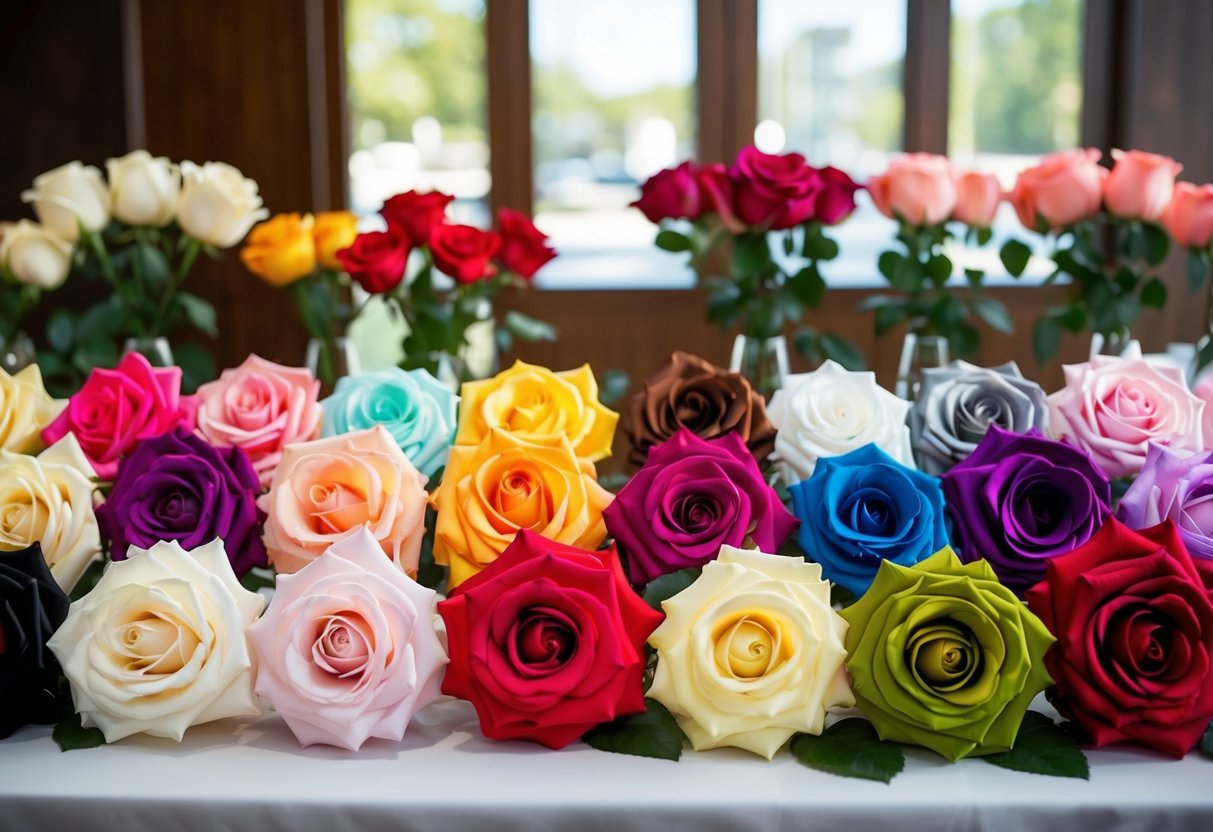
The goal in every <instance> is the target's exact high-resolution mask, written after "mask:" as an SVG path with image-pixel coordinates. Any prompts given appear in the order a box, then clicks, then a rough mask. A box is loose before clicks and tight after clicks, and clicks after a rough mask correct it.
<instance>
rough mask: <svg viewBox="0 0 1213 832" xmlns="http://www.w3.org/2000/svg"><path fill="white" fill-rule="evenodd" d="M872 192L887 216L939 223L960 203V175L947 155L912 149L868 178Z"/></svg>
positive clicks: (920, 223)
mask: <svg viewBox="0 0 1213 832" xmlns="http://www.w3.org/2000/svg"><path fill="white" fill-rule="evenodd" d="M868 193H870V194H871V195H872V201H873V202H874V203H876V207H877V208H878V209H880V212H881V213H882V214H884V215H885V216H886V217H892V218H893V219H898V218H900V219H903V220H905V221H906V222H908V223H910V224H911V225H936V224H937V223H941V222H944V221H945V220H947V219H948V217H950V216H952V209H953V208H955V207H956V179H955V176H954V174H953V173H952V164H951V163H950V162H949V161H948V159H947V157H946V156H937V155H935V154H933V153H908V154H906V155H904V156H899V157H897V158H896V159H894V160H893V161H892V162H890V163H889V167H888V170H886V171H885V172H884V173H882V174H880V175H878V176H873V177H872V178H871V179H869V180H868Z"/></svg>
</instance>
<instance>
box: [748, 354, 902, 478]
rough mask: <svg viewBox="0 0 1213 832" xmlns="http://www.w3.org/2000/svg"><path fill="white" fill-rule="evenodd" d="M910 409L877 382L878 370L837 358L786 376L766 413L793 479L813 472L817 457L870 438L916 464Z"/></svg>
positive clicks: (849, 448)
mask: <svg viewBox="0 0 1213 832" xmlns="http://www.w3.org/2000/svg"><path fill="white" fill-rule="evenodd" d="M909 412H910V403H909V402H907V401H904V400H902V399H899V398H897V397H896V396H894V395H893V394H892V393H890V392H889V391H888V390H885V389H884V388H883V387H881V386H880V385H878V384H877V383H876V374H875V373H870V372H851V371H850V370H847V369H845V368H844V367H843V366H842V365H841V364H836V363H835V362H833V361H826V362H825V363H824V364H822V365H821V366H820V367H818V368H817V369H816V370H814V371H813V372H811V373H797V374H794V375H790V376H788V377H787V379H786V380H785V381H784V383H783V388H782V389H780V390H776V391H775V395H774V396H772V397H771V403H770V404H769V405H767V415H768V416H769V417H770V419H771V422H772V423H773V424H774V425H775V427H776V428H778V429H779V433H778V434H776V436H775V453H776V454H777V455H778V457H779V460H780V463H781V466H782V468H783V472H784V478H785V480H786V481H787V483H788V484H789V485H790V484H792V483H795V482H799V481H800V480H807V479H808V478H809V477H810V476H812V474H813V469H814V468H815V467H816V466H817V460H818V459H819V458H821V457H827V456H839V455H841V454H845V453H848V452H849V451H853V450H855V449H856V448H860V447H862V446H864V445H867V444H868V443H869V442H871V443H873V444H875V445H876V446H877V447H879V448H880V449H881V450H882V451H884V452H885V453H887V454H888V455H889V456H891V457H893V459H895V460H897V461H898V462H900V463H902V464H903V465H908V466H910V467H911V468H912V467H914V457H913V454H912V453H911V450H910V429H909V428H908V427H906V415H907V414H908V413H909Z"/></svg>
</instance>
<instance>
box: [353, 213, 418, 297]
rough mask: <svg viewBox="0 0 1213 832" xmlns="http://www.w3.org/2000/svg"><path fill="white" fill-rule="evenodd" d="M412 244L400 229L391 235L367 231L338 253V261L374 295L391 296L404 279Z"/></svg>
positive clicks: (390, 226) (390, 229) (396, 229)
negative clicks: (388, 293) (387, 293)
mask: <svg viewBox="0 0 1213 832" xmlns="http://www.w3.org/2000/svg"><path fill="white" fill-rule="evenodd" d="M411 247H412V243H411V242H410V240H409V236H408V234H406V233H405V231H404V230H403V229H402V228H400V227H397V226H393V225H389V226H388V229H387V231H367V232H365V233H363V234H359V235H358V236H357V237H355V238H354V244H353V245H352V246H350V247H349V248H343V249H341V250H340V251H338V252H337V259H338V260H340V261H341V265H342V267H344V268H345V271H346V273H347V274H349V276H350V277H351V278H353V279H354V280H356V281H358V285H359V286H361V287H362V288H363V289H366V290H367V291H368V292H370V293H371V294H373V295H381V294H383V293H384V292H390V291H391V290H392V289H395V288H396V287H397V286H398V285H400V281H401V280H403V279H404V270H405V267H406V266H407V265H408V261H409V249H410V248H411Z"/></svg>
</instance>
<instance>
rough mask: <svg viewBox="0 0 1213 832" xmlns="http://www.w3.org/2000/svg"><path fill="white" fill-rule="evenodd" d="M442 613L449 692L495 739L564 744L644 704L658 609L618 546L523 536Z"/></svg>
mask: <svg viewBox="0 0 1213 832" xmlns="http://www.w3.org/2000/svg"><path fill="white" fill-rule="evenodd" d="M438 612H439V614H440V615H441V616H442V619H443V621H444V622H445V623H446V630H447V643H448V652H449V653H450V656H451V663H450V665H449V666H448V667H447V671H446V678H445V679H444V680H443V682H442V692H443V693H446V694H450V695H451V696H457V697H459V698H461V699H467V700H469V701H470V702H471V703H472V705H473V706H474V707H475V708H476V713H477V715H478V716H479V717H480V730H481V731H483V732H484V735H485V736H486V737H489V738H490V739H496V740H513V739H524V740H533V741H534V742H537V743H540V744H542V745H545V746H547V747H548V748H553V749H555V748H563V747H564V746H566V745H568V744H569V743H571V742H573V741H575V740H577V739H578V738H579V737H580V736H581V735H582V734H584V733H585V732H586V731H588V730H589V729H590V728H593V727H594V726H595V725H599V724H601V723H603V722H609V721H610V720H612V719H615V718H616V717H619V716H623V715H625V714H634V713H640V712H642V711H643V710H644V691H643V684H642V676H643V674H644V663H645V657H644V643H645V640H646V639H647V638H648V637H649V634H650V633H651V632H653V630H654V629H656V627H657V625H658V624H660V623H661V620H662V615H661V613H659V612H656V611H655V610H653V609H651V608H650V607H649V606H648V605H647V604H645V603H644V601H642V600H641V599H640V597H639V596H637V595H636V594H635V593H634V592H633V591H632V590H631V588H630V587H629V586H628V583H627V579H626V578H625V577H624V575H623V569H622V568H621V566H620V564H619V556H618V555H617V554H616V553H615V550H614V548H613V547H612V548H610V549H605V550H601V551H597V552H591V551H587V550H585V549H578V548H575V547H573V546H565V545H563V544H560V543H554V542H552V541H551V540H548V539H547V538H545V537H542V536H540V535H537V534H535V533H534V532H529V531H526V530H523V531H520V532H519V533H518V536H517V537H516V538H515V539H514V542H513V543H511V544H510V545H509V546H508V547H506V549H505V551H504V552H502V553H501V556H500V557H498V558H497V560H495V561H493V562H492V563H490V564H489V565H488V566H486V567H485V568H484V570H483V571H482V572H479V573H478V574H476V575H474V576H472V577H471V578H468V579H467V580H466V581H464V582H463V583H462V584H460V585H459V589H458V593H457V594H456V595H454V596H453V597H452V598H449V599H448V600H446V601H443V602H441V603H439V604H438Z"/></svg>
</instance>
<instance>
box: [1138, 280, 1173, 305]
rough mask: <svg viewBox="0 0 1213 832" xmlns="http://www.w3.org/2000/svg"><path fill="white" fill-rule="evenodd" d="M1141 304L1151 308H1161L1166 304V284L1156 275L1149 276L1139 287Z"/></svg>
mask: <svg viewBox="0 0 1213 832" xmlns="http://www.w3.org/2000/svg"><path fill="white" fill-rule="evenodd" d="M1141 305H1142V306H1147V307H1149V308H1151V309H1162V308H1163V307H1164V306H1166V305H1167V286H1166V284H1165V283H1163V282H1162V281H1161V280H1159V279H1158V278H1157V277H1151V278H1150V279H1149V280H1148V281H1146V285H1145V286H1142V287H1141Z"/></svg>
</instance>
